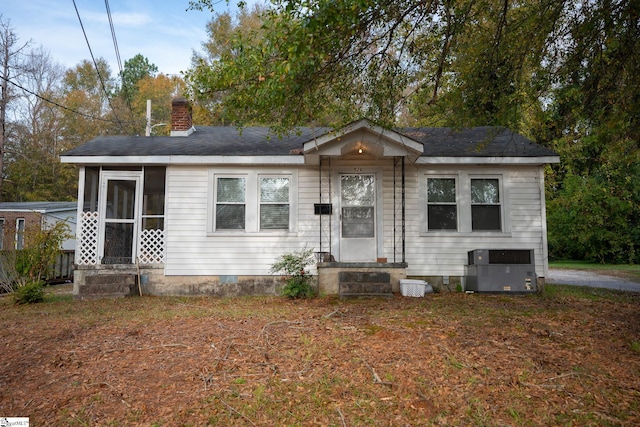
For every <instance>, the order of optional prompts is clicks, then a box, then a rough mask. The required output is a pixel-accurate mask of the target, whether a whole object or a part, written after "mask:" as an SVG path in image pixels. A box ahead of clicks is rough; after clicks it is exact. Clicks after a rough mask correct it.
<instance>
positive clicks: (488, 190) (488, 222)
mask: <svg viewBox="0 0 640 427" xmlns="http://www.w3.org/2000/svg"><path fill="white" fill-rule="evenodd" d="M501 211H502V208H501V206H500V181H499V180H498V179H497V178H476V179H473V178H472V179H471V229H472V230H473V231H501V230H502V217H501Z"/></svg>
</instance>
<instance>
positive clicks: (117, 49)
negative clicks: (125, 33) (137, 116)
mask: <svg viewBox="0 0 640 427" xmlns="http://www.w3.org/2000/svg"><path fill="white" fill-rule="evenodd" d="M104 5H105V7H106V9H107V17H108V18H109V27H110V28H111V38H112V39H113V47H114V49H115V51H116V60H117V61H118V71H119V72H120V74H119V76H120V79H121V80H123V78H124V71H123V69H122V60H121V59H120V49H119V48H118V39H117V38H116V29H115V27H114V26H113V19H112V18H111V7H110V6H109V0H104ZM123 83H124V81H123ZM124 100H125V102H126V103H127V107H129V113H130V114H131V120H133V119H134V117H133V108H131V99H130V98H129V94H128V93H125V97H124Z"/></svg>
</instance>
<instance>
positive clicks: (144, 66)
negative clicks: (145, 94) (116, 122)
mask: <svg viewBox="0 0 640 427" xmlns="http://www.w3.org/2000/svg"><path fill="white" fill-rule="evenodd" d="M157 72H158V67H157V66H156V65H155V64H152V63H150V62H149V59H147V58H146V57H145V56H142V54H139V53H138V54H136V55H135V56H134V57H133V58H131V59H128V60H126V61H124V69H123V70H122V74H121V75H120V79H121V87H120V94H121V96H122V97H123V98H124V100H125V101H126V103H127V104H130V103H131V102H132V100H133V98H134V97H135V95H136V93H137V85H138V82H139V81H140V80H142V79H144V78H146V77H155V75H156V73H157Z"/></svg>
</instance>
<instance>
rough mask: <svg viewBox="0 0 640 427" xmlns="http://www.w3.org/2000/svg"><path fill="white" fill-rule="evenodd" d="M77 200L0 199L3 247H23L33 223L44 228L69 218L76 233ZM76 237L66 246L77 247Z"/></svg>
mask: <svg viewBox="0 0 640 427" xmlns="http://www.w3.org/2000/svg"><path fill="white" fill-rule="evenodd" d="M77 210H78V203H77V202H1V203H0V232H1V233H0V235H1V236H2V238H1V239H0V250H13V249H18V250H20V249H23V248H24V245H25V243H28V242H25V231H26V230H29V229H31V228H32V227H38V228H40V229H41V228H43V227H45V226H48V225H52V224H56V223H58V222H61V221H62V222H65V223H67V225H68V226H69V230H70V233H71V234H72V235H73V236H75V232H76V219H77ZM75 245H76V241H75V238H71V239H67V240H65V241H64V242H63V244H62V248H61V249H63V250H74V249H75Z"/></svg>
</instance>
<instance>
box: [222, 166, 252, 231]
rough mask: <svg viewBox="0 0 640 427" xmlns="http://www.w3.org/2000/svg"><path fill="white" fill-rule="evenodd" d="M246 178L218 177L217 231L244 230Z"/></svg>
mask: <svg viewBox="0 0 640 427" xmlns="http://www.w3.org/2000/svg"><path fill="white" fill-rule="evenodd" d="M246 189H247V180H246V178H245V177H216V198H215V228H216V230H244V229H245V211H246Z"/></svg>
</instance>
